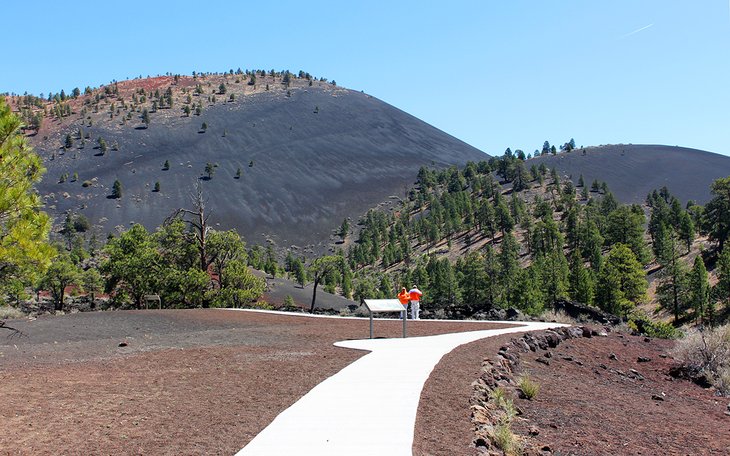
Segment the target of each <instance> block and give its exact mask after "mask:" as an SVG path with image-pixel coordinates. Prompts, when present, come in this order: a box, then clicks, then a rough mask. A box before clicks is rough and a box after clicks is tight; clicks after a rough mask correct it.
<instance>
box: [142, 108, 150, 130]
mask: <svg viewBox="0 0 730 456" xmlns="http://www.w3.org/2000/svg"><path fill="white" fill-rule="evenodd" d="M142 123H143V124H144V127H145V128H149V126H150V113H149V111H147V108H144V109H143V110H142Z"/></svg>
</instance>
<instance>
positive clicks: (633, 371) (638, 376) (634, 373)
mask: <svg viewBox="0 0 730 456" xmlns="http://www.w3.org/2000/svg"><path fill="white" fill-rule="evenodd" d="M629 372H631V374H632V375H630V376H629V377H630V378H635V379H637V380H644V376H643V375H641V374H640V373H639V371H637V370H636V369H629Z"/></svg>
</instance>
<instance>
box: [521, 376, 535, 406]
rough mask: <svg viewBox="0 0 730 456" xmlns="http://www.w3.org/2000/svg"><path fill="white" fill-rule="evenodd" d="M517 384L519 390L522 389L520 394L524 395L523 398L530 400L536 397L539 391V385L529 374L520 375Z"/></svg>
mask: <svg viewBox="0 0 730 456" xmlns="http://www.w3.org/2000/svg"><path fill="white" fill-rule="evenodd" d="M517 386H518V387H519V388H520V391H522V394H523V395H524V396H525V399H528V400H532V399H534V398H535V397H537V393H539V392H540V385H539V384H538V383H537V382H535V381H533V380H532V379H531V378H530V376H529V375H524V376H522V377H520V379H519V381H518V382H517Z"/></svg>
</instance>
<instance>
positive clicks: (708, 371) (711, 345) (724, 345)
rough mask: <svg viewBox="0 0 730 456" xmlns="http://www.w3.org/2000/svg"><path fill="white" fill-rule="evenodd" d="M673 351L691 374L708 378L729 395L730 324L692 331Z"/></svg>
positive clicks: (721, 391) (685, 369)
mask: <svg viewBox="0 0 730 456" xmlns="http://www.w3.org/2000/svg"><path fill="white" fill-rule="evenodd" d="M672 354H673V356H674V357H675V358H676V359H677V360H678V361H680V363H682V368H683V370H684V371H685V372H686V373H687V374H688V375H689V376H690V377H692V378H700V377H705V379H707V381H709V382H710V383H711V384H712V385H713V386H714V387H715V388H717V390H718V391H719V392H720V393H721V394H724V395H730V324H726V325H724V326H720V327H718V328H713V329H709V330H707V329H706V330H694V331H691V332H690V333H688V334H687V337H685V338H684V339H682V340H681V341H679V342H678V343H677V346H676V347H675V348H674V350H673V353H672Z"/></svg>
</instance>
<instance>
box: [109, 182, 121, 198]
mask: <svg viewBox="0 0 730 456" xmlns="http://www.w3.org/2000/svg"><path fill="white" fill-rule="evenodd" d="M111 197H112V198H114V199H119V198H121V197H122V183H121V182H119V180H118V179H117V180H115V181H114V184H113V185H112V194H111Z"/></svg>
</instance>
